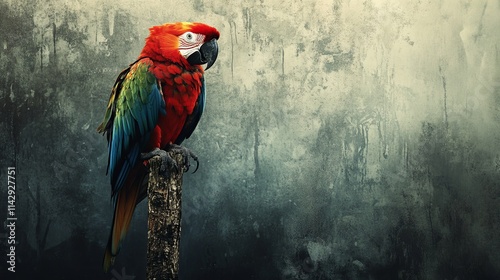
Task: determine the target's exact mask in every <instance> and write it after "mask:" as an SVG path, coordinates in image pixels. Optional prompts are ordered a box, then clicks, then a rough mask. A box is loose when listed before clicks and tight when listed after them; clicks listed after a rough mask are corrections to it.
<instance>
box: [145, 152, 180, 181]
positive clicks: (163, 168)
mask: <svg viewBox="0 0 500 280" xmlns="http://www.w3.org/2000/svg"><path fill="white" fill-rule="evenodd" d="M154 156H159V157H160V158H161V165H160V174H162V175H164V176H167V177H168V176H169V175H170V174H169V173H170V170H172V169H174V170H178V169H177V163H176V162H175V160H174V159H173V158H172V157H171V156H170V155H169V154H168V153H167V152H166V151H164V150H162V149H159V148H155V149H154V150H152V151H151V152H149V153H142V154H141V159H142V160H149V159H151V158H153V157H154Z"/></svg>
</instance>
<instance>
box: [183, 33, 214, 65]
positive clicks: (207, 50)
mask: <svg viewBox="0 0 500 280" xmlns="http://www.w3.org/2000/svg"><path fill="white" fill-rule="evenodd" d="M218 53H219V46H218V45H217V39H215V38H214V39H212V40H210V41H208V42H206V43H204V44H203V45H201V47H200V50H199V51H197V52H194V53H193V54H191V55H190V56H189V57H188V58H187V61H188V62H189V64H191V65H202V64H206V65H207V66H206V67H205V70H208V68H210V67H211V66H212V65H213V64H214V63H215V60H217V54H218Z"/></svg>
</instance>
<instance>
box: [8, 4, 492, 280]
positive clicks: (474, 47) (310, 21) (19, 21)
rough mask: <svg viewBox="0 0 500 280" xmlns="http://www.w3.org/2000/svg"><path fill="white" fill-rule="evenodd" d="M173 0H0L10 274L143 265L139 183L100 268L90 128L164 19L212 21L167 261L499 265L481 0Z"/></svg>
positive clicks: (105, 213)
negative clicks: (111, 261)
mask: <svg viewBox="0 0 500 280" xmlns="http://www.w3.org/2000/svg"><path fill="white" fill-rule="evenodd" d="M178 2H179V1H159V0H157V1H148V2H145V3H142V2H140V1H130V0H127V1H104V0H89V1H83V0H82V1H72V2H70V1H62V0H48V1H35V2H34V1H27V0H19V1H14V0H11V1H8V0H7V1H6V0H3V1H1V2H0V69H1V73H2V74H1V75H0V100H1V102H0V106H1V111H0V131H1V132H0V140H1V143H2V144H3V145H2V146H4V147H5V148H2V149H1V150H0V156H1V158H0V163H1V164H0V167H1V168H2V171H1V176H2V177H1V182H2V184H3V182H6V180H7V179H6V177H5V176H6V170H7V166H11V165H14V164H15V165H16V166H17V171H18V176H17V184H18V191H17V194H18V200H17V207H18V210H17V215H18V219H19V220H18V227H17V241H18V245H17V248H18V272H17V273H16V276H17V277H18V279H112V278H115V279H119V278H120V275H122V274H127V275H133V276H135V279H144V275H145V263H146V261H145V252H146V215H147V211H146V209H145V204H144V203H143V204H142V205H140V207H139V209H138V210H137V212H136V215H135V218H134V220H133V224H132V227H131V229H130V233H129V235H128V238H127V240H126V242H125V244H124V247H123V249H122V251H121V254H120V255H119V257H118V259H117V261H116V265H115V270H114V271H112V272H111V273H110V274H104V273H103V272H102V270H101V259H102V253H103V247H104V245H105V242H106V241H107V235H108V231H109V226H110V220H111V217H112V209H111V205H110V201H109V184H108V178H107V177H106V176H105V168H106V158H107V151H106V141H105V138H104V137H101V136H100V135H98V134H97V133H95V128H96V127H97V125H98V124H99V122H100V121H101V118H102V116H103V113H104V109H105V105H106V102H107V98H108V96H109V92H110V88H111V86H112V84H113V82H114V79H115V78H116V76H117V74H118V73H119V71H120V70H121V69H122V68H124V67H126V66H127V65H128V64H129V63H130V62H132V61H134V59H135V58H136V56H137V55H138V53H139V51H140V49H141V47H142V45H143V42H144V41H143V39H144V38H145V37H146V36H147V34H148V30H147V28H148V27H149V26H151V25H157V24H161V23H164V22H169V21H202V22H206V23H208V24H211V25H213V26H215V27H217V28H218V29H219V30H220V31H221V38H220V40H219V46H220V53H219V58H218V61H217V63H216V64H215V65H214V67H213V68H211V69H210V70H209V71H207V74H206V80H207V88H208V100H207V110H206V113H205V114H204V117H203V119H202V121H201V123H200V125H199V126H198V129H197V131H196V132H195V133H194V135H193V136H192V137H191V139H189V140H187V141H186V142H185V143H184V144H185V145H186V146H188V147H189V148H191V149H192V150H193V151H195V152H196V153H197V154H198V156H199V157H200V161H201V166H200V170H199V171H198V172H197V173H195V174H188V175H186V176H185V183H184V192H183V199H184V200H183V203H184V204H183V236H182V244H181V246H182V252H181V254H182V255H181V258H182V262H181V268H180V269H181V278H182V279H498V278H499V277H500V266H499V264H500V238H499V236H500V151H499V149H498V147H499V145H500V110H499V108H500V58H499V54H500V53H499V52H500V51H499V45H500V33H499V32H498V30H499V29H500V17H498V14H499V13H500V3H499V2H498V1H493V0H490V1H484V0H480V1H451V0H443V1H418V2H416V1H341V0H336V1H313V0H304V1H293V0H276V1H274V0H273V1H241V2H240V1H238V2H234V1H227V0H226V1H202V0H192V1H184V3H178ZM4 194H6V189H5V188H2V196H1V197H2V199H1V202H0V203H1V204H0V205H1V208H0V209H1V210H0V218H1V220H5V218H6V213H5V211H4V209H5V208H6V206H5V202H6V199H4V197H5V195H4ZM5 231H6V230H5V229H2V232H0V233H2V234H3V235H2V236H5ZM2 240H3V239H2ZM6 246H7V244H6V242H3V241H2V242H1V244H0V249H2V250H1V252H2V255H4V256H5V254H4V253H3V252H7V248H6ZM4 265H5V262H4V261H2V262H1V267H2V270H1V273H2V274H4V273H6V270H5V269H4V268H3V267H4ZM33 275H38V278H33ZM8 276H9V277H12V275H11V274H8ZM2 279H5V278H2ZM7 279H11V278H7ZM123 279H129V278H123Z"/></svg>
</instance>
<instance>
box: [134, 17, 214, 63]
mask: <svg viewBox="0 0 500 280" xmlns="http://www.w3.org/2000/svg"><path fill="white" fill-rule="evenodd" d="M149 31H150V34H149V37H148V38H146V45H145V46H144V48H143V50H142V52H141V55H140V57H150V58H151V59H153V60H157V61H171V62H174V63H181V64H183V65H184V66H185V67H195V66H196V65H206V67H205V70H206V69H208V68H210V67H211V66H212V65H213V64H214V62H215V60H216V59H217V54H218V46H217V39H219V35H220V33H219V31H217V29H215V28H214V27H212V26H209V25H206V24H204V23H199V22H176V23H166V24H163V25H158V26H153V27H151V28H150V29H149Z"/></svg>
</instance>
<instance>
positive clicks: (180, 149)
mask: <svg viewBox="0 0 500 280" xmlns="http://www.w3.org/2000/svg"><path fill="white" fill-rule="evenodd" d="M165 150H167V151H178V152H180V153H182V156H183V157H184V166H183V168H184V172H188V171H189V167H190V166H191V164H190V162H189V158H192V159H193V160H194V161H195V162H196V169H195V170H194V171H193V173H195V172H196V171H197V170H198V167H199V165H200V162H199V161H198V157H197V156H196V155H195V154H194V153H193V152H191V150H189V149H188V148H186V147H183V146H181V145H177V144H168V145H167V146H166V147H165Z"/></svg>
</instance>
